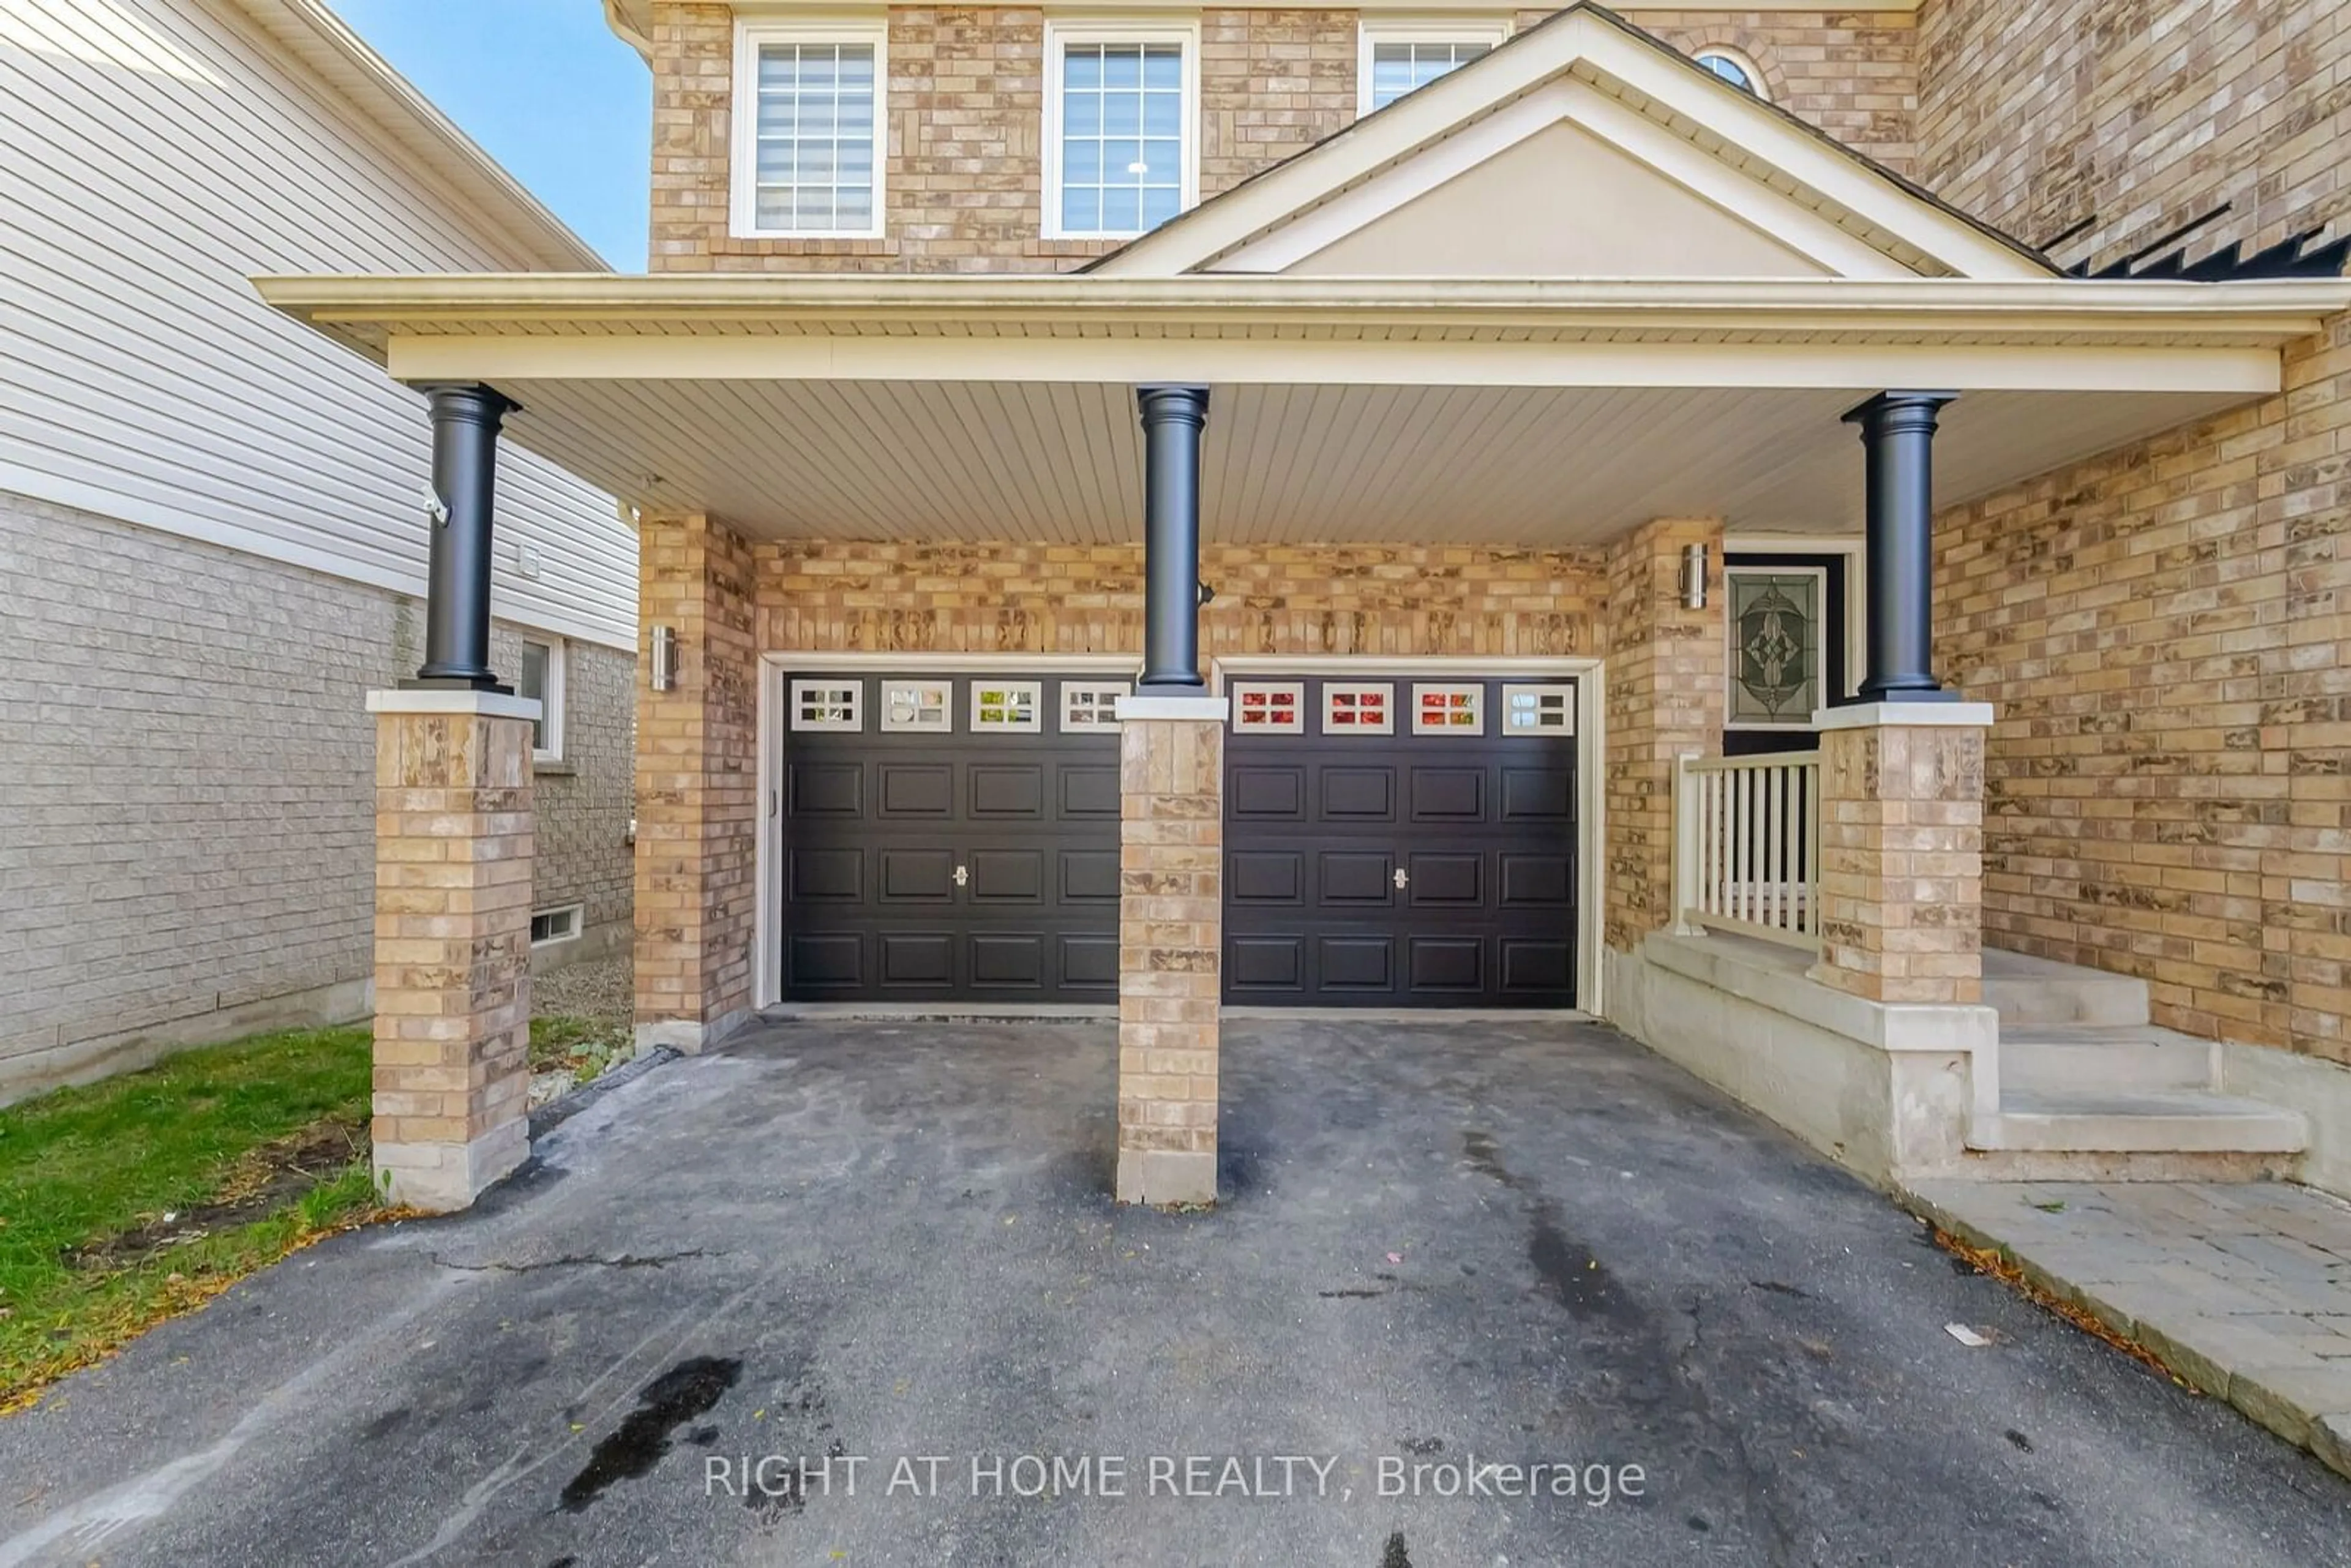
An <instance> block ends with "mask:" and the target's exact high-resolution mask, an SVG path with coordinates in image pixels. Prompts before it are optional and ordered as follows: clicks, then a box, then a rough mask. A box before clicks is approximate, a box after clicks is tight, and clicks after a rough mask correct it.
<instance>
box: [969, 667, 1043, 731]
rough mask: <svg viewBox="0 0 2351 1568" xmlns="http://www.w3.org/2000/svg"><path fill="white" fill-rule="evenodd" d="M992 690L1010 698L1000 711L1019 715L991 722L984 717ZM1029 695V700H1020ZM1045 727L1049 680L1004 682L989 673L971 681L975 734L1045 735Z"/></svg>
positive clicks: (972, 729) (973, 729) (972, 715)
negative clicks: (989, 675)
mask: <svg viewBox="0 0 2351 1568" xmlns="http://www.w3.org/2000/svg"><path fill="white" fill-rule="evenodd" d="M989 692H1001V693H1003V694H1004V695H1005V697H1006V699H1007V700H1006V701H1005V702H1003V703H1000V704H998V712H1001V713H1004V714H1008V715H1010V714H1017V715H1019V717H1017V718H1003V719H998V720H997V721H996V722H995V723H992V724H991V723H989V722H988V721H987V719H985V718H983V717H981V714H982V713H983V712H984V711H985V710H986V708H987V703H986V701H985V700H984V699H985V698H986V696H987V694H988V693H989ZM1022 694H1025V695H1027V696H1028V699H1029V700H1028V701H1027V702H1026V703H1022V702H1020V701H1019V700H1018V699H1019V695H1022ZM1044 729H1045V683H1044V682H1042V681H1003V680H995V679H991V678H989V677H987V676H985V675H980V676H975V677H974V678H973V680H972V683H971V733H972V734H974V735H1041V734H1043V733H1044Z"/></svg>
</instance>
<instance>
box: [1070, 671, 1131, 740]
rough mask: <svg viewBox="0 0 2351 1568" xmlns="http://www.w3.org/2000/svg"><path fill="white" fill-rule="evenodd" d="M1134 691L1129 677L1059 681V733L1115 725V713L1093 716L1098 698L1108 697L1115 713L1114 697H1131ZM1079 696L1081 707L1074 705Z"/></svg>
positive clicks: (1093, 732) (1090, 731)
mask: <svg viewBox="0 0 2351 1568" xmlns="http://www.w3.org/2000/svg"><path fill="white" fill-rule="evenodd" d="M1133 695H1134V682H1133V681H1087V680H1069V681H1063V682H1062V683H1061V733H1062V734H1063V735H1098V734H1100V733H1101V732H1102V731H1103V730H1114V729H1117V728H1119V727H1120V726H1119V722H1118V720H1117V719H1116V718H1115V717H1112V718H1099V717H1096V716H1095V715H1096V714H1097V713H1098V712H1099V710H1100V708H1101V706H1102V698H1104V697H1109V698H1110V699H1112V708H1113V713H1115V711H1116V707H1117V700H1118V699H1119V698H1121V697H1131V696H1133ZM1081 698H1083V699H1084V700H1085V705H1086V706H1085V707H1084V709H1083V710H1082V711H1081V710H1080V708H1079V706H1078V705H1079V701H1080V699H1081Z"/></svg>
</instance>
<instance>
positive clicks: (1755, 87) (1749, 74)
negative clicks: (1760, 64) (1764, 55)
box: [1697, 45, 1769, 98]
mask: <svg viewBox="0 0 2351 1568" xmlns="http://www.w3.org/2000/svg"><path fill="white" fill-rule="evenodd" d="M1697 58H1698V64H1700V65H1702V66H1704V67H1705V68H1707V69H1708V70H1710V71H1712V72H1713V73H1714V74H1715V75H1717V76H1719V77H1720V78H1722V79H1723V80H1725V81H1727V82H1729V84H1730V85H1731V86H1733V87H1735V88H1742V89H1745V90H1747V91H1749V92H1751V93H1753V94H1754V95H1755V96H1756V97H1757V98H1764V97H1767V96H1769V95H1768V94H1766V93H1765V92H1764V90H1763V73H1762V72H1761V71H1760V70H1758V69H1756V68H1755V62H1754V61H1753V60H1750V59H1749V58H1748V57H1746V56H1745V55H1742V54H1740V53H1739V52H1738V51H1737V50H1735V49H1726V48H1723V47H1719V46H1714V45H1710V46H1708V47H1706V48H1703V49H1700V50H1699V51H1698V56H1697Z"/></svg>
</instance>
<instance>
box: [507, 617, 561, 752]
mask: <svg viewBox="0 0 2351 1568" xmlns="http://www.w3.org/2000/svg"><path fill="white" fill-rule="evenodd" d="M522 641H523V642H524V643H527V644H528V645H530V646H532V647H535V648H544V649H546V650H547V689H546V691H545V692H543V693H542V694H541V695H540V696H539V699H538V733H539V735H540V737H542V739H543V740H544V742H545V744H543V745H538V744H534V745H533V746H532V747H531V748H530V759H531V760H532V761H533V762H560V761H562V760H563V673H564V668H565V666H566V665H568V664H570V662H571V659H570V643H569V642H567V641H566V640H565V639H563V638H561V637H558V636H555V635H553V634H552V633H550V632H526V633H524V634H523V637H522ZM517 662H519V655H517Z"/></svg>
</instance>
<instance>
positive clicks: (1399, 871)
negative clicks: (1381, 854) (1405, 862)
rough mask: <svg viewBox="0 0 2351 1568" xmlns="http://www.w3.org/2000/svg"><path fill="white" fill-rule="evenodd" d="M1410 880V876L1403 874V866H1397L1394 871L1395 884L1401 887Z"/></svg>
mask: <svg viewBox="0 0 2351 1568" xmlns="http://www.w3.org/2000/svg"><path fill="white" fill-rule="evenodd" d="M1411 880H1412V878H1410V877H1408V876H1406V875H1405V873H1404V867H1402V866H1398V867H1396V873H1395V884H1396V885H1397V886H1398V887H1402V886H1404V885H1405V883H1408V882H1410V881H1411Z"/></svg>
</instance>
